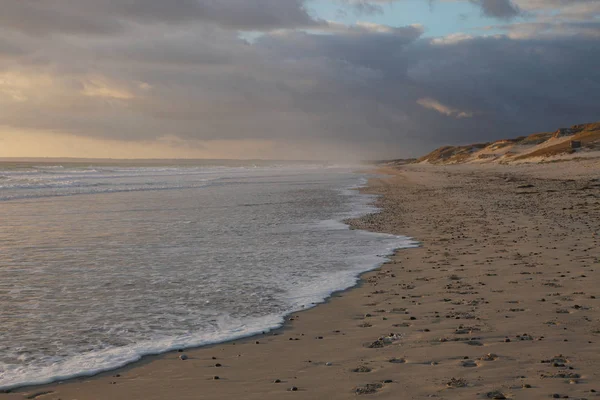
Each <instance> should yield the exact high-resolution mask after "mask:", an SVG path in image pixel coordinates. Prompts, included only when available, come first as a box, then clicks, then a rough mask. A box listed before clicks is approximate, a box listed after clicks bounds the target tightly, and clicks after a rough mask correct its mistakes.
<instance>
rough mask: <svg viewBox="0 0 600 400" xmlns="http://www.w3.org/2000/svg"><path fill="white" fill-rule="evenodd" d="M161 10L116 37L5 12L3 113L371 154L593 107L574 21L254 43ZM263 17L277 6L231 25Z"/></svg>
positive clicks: (510, 133)
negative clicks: (18, 21)
mask: <svg viewBox="0 0 600 400" xmlns="http://www.w3.org/2000/svg"><path fill="white" fill-rule="evenodd" d="M540 1H542V0H540ZM27 3H28V4H34V5H38V6H39V4H42V2H27ZM78 3H81V4H88V6H90V7H92V6H93V7H99V8H97V10H98V11H101V10H104V11H103V13H104V14H103V15H105V16H107V15H108V16H110V15H112V14H111V13H116V11H111V12H108V11H107V9H106V8H102V7H101V4H100V3H101V2H97V3H94V4H95V5H92V2H89V3H85V1H84V2H78ZM123 3H124V4H130V5H135V4H138V3H136V2H129V3H127V2H123ZM216 3H217V2H215V4H216ZM220 3H221V4H230V5H231V4H234V2H231V1H230V2H220ZM44 4H45V3H44ZM54 4H55V5H57V8H56V9H54V10H53V11H52V12H54V13H57V14H56V15H58V14H60V15H63V14H65V13H67V11H65V10H61V9H60V7H58V5H60V4H63V5H64V4H67V3H66V0H57V1H55V2H54ZM107 4H108V3H107ZM147 4H150V3H147ZM182 4H185V3H182ZM189 4H191V3H189ZM194 4H196V3H195V2H194ZM197 4H199V3H197ZM206 4H209V3H208V2H206ZM254 4H258V3H257V2H254ZM287 4H288V6H289V5H290V4H292V5H293V4H295V5H296V6H300V5H301V4H299V3H296V2H287ZM71 5H72V6H73V9H72V10H71V12H73V13H75V14H79V13H80V14H81V15H84V16H85V15H87V14H86V13H85V12H83V11H82V10H83V9H82V8H79V9H78V8H77V6H76V4H75V3H72V4H71ZM296 6H294V7H292V8H293V9H296V10H302V9H301V8H298V7H296ZM519 6H522V4H519ZM81 7H83V6H81ZM119 7H121V6H119ZM157 7H158V6H157ZM160 7H162V6H160ZM181 7H183V6H181ZM260 9H261V10H262V8H260ZM158 10H159V9H156V10H155V11H154V13H152V15H153V16H149V15H140V16H136V17H135V21H136V22H135V23H133V22H131V21H133V20H134V17H128V18H129V19H124V17H123V15H129V14H127V13H126V12H125V11H123V13H121V12H119V13H118V14H119V17H118V18H117V17H115V18H114V21H120V22H118V23H117V22H115V24H117V25H118V24H122V23H123V22H122V21H124V20H127V21H128V22H127V24H128V25H127V29H126V30H121V31H114V32H111V34H110V35H93V36H90V35H58V36H49V37H46V36H35V35H31V33H32V32H33V31H32V30H31V29H24V28H23V26H20V27H13V26H9V25H5V24H0V60H2V61H3V62H2V63H1V64H0V121H1V122H0V125H3V126H9V127H11V128H14V129H34V130H40V131H56V132H67V133H71V134H75V135H78V136H82V137H84V136H85V137H96V138H109V139H122V140H133V141H142V140H153V139H157V138H163V137H165V136H169V137H176V138H178V140H179V139H181V140H184V141H185V140H189V139H198V140H207V139H234V140H235V139H242V140H253V139H266V140H274V141H275V142H276V143H278V146H279V147H277V148H278V149H279V150H278V151H280V152H281V149H282V148H283V147H281V146H283V145H282V143H288V144H289V143H293V142H294V141H302V142H303V143H307V142H310V143H315V144H317V145H318V144H320V143H328V144H330V145H335V146H337V148H346V147H357V146H358V147H361V149H362V151H363V152H364V156H365V157H369V158H373V157H395V156H407V155H418V154H420V153H422V152H424V151H427V150H430V149H431V148H432V147H436V146H439V145H442V144H456V143H464V142H476V141H477V142H479V141H485V140H492V139H497V138H502V137H514V136H518V135H522V134H528V133H531V132H535V131H540V130H553V129H556V128H557V127H559V126H567V125H570V124H574V123H580V122H586V121H593V120H597V119H598V104H600V69H598V68H597V65H598V64H599V63H600V40H599V39H598V37H596V36H594V35H591V34H586V33H585V31H583V30H582V29H580V28H574V27H571V28H570V29H571V32H570V33H569V34H568V35H563V34H560V32H558V31H557V29H558V28H557V25H556V24H551V23H547V24H549V25H548V26H546V28H545V34H544V35H539V34H536V33H529V34H526V35H521V36H519V39H515V38H514V37H512V36H510V37H509V36H490V37H479V38H472V37H469V36H465V35H454V36H449V37H445V38H435V39H434V38H424V37H423V36H422V33H423V28H422V27H420V26H408V27H403V28H392V27H387V26H381V25H375V24H359V25H357V26H354V27H347V26H344V25H336V24H333V23H328V24H327V25H324V24H322V25H321V26H322V27H326V32H323V31H322V32H313V31H309V32H306V31H295V30H293V29H290V30H282V31H271V32H270V33H267V34H265V35H263V36H262V37H259V38H256V39H255V40H252V41H247V40H245V39H244V38H241V37H239V35H238V32H236V31H235V30H232V29H229V25H228V26H225V27H224V26H223V25H222V24H221V26H219V25H218V24H215V23H212V22H211V23H207V24H205V23H195V24H175V23H174V22H171V21H176V20H177V18H181V19H182V20H181V21H187V19H186V18H187V17H185V16H183V15H179V14H177V13H176V12H175V11H173V10H171V11H169V13H167V12H166V11H165V13H166V14H165V16H164V18H159V17H158V16H159V15H161V13H160V12H159V11H158ZM149 12H150V11H148V13H149ZM256 12H259V11H256ZM269 12H270V11H269ZM190 13H191V11H190ZM284 14H285V13H284ZM154 15H156V17H154ZM251 15H252V14H251ZM288 17H289V16H287V17H285V18H288ZM227 18H229V20H230V21H232V20H234V19H235V18H234V17H233V16H230V17H227ZM253 18H254V17H253ZM282 18H284V17H282ZM155 20H161V21H165V22H166V23H168V24H170V25H165V24H157V23H155V22H152V23H151V22H150V21H155ZM224 20H225V18H224V17H223V18H221V19H219V21H221V22H223V21H224ZM258 20H263V21H266V20H268V18H267V17H260V18H259V17H256V18H254V19H253V22H252V23H250V22H246V23H242V22H238V23H237V24H238V25H248V26H250V25H254V26H256V25H257V22H256V21H258ZM281 20H282V19H280V21H281ZM301 20H302V19H300V20H298V18H293V21H295V22H294V23H292V24H291V26H295V24H296V23H299V21H301ZM528 23H529V22H528ZM536 23H537V22H536ZM580 23H585V24H587V26H586V29H587V30H588V31H589V30H590V29H592V30H593V29H595V28H594V25H593V24H592V22H591V21H580ZM109 25H110V23H108V25H106V26H109ZM512 26H513V27H516V26H519V25H518V24H516V25H512ZM50 27H51V26H46V29H49V28H50ZM52 29H54V28H52ZM515 29H516V28H515ZM519 29H520V30H519V32H521V31H523V30H524V28H523V27H521V28H519ZM24 32H26V33H24ZM98 32H101V30H100V31H98Z"/></svg>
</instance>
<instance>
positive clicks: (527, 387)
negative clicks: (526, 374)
mask: <svg viewBox="0 0 600 400" xmlns="http://www.w3.org/2000/svg"><path fill="white" fill-rule="evenodd" d="M523 387H524V388H525V389H531V385H530V384H529V383H526V384H524V385H523Z"/></svg>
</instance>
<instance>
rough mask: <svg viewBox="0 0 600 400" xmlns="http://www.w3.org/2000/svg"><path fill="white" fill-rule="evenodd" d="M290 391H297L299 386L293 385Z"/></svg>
mask: <svg viewBox="0 0 600 400" xmlns="http://www.w3.org/2000/svg"><path fill="white" fill-rule="evenodd" d="M288 390H289V391H290V392H297V391H298V388H297V387H296V386H292V387H291V388H289V389H288Z"/></svg>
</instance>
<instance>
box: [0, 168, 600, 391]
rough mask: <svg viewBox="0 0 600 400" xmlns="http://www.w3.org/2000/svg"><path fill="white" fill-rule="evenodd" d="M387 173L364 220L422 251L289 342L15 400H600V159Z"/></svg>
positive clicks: (223, 350) (303, 320)
mask: <svg viewBox="0 0 600 400" xmlns="http://www.w3.org/2000/svg"><path fill="white" fill-rule="evenodd" d="M386 172H387V173H388V174H390V175H387V176H383V177H381V178H376V179H372V180H371V182H370V187H369V189H368V191H370V192H372V193H378V194H382V195H383V197H382V198H381V199H380V205H381V206H382V207H383V212H382V213H380V214H377V215H374V216H369V217H365V218H362V219H361V220H358V221H354V225H355V226H356V227H360V228H365V229H371V230H376V231H383V232H391V233H397V234H403V235H410V236H412V237H414V238H415V239H417V240H419V241H421V242H422V247H420V248H418V249H406V250H401V251H399V252H398V253H397V255H396V256H394V257H393V259H392V261H391V262H390V263H387V264H385V265H384V266H383V267H382V268H380V269H379V270H377V271H374V272H371V273H367V274H365V275H364V276H363V282H362V284H361V285H360V286H359V287H357V288H355V289H353V290H350V291H346V292H343V293H340V294H337V295H335V296H334V297H333V298H332V299H331V301H329V302H328V303H326V304H323V305H320V306H318V307H316V308H314V309H311V310H308V311H305V312H302V313H298V314H297V315H294V316H292V317H291V318H290V321H289V323H288V324H287V326H286V327H285V328H283V329H281V330H279V331H277V332H275V333H276V334H274V333H269V334H266V335H262V336H257V337H253V338H250V339H246V340H241V341H236V342H232V343H226V344H220V345H215V346H211V347H206V348H200V349H195V350H187V351H185V353H184V354H185V355H186V356H187V357H189V358H188V359H187V360H185V361H183V360H180V359H179V357H180V356H181V355H182V353H170V354H166V355H163V356H159V357H151V358H147V359H145V360H144V361H142V362H140V363H137V364H135V365H133V366H131V367H128V368H124V369H121V370H119V371H116V372H111V373H106V374H102V375H100V376H97V377H94V378H85V379H76V380H70V381H67V382H64V383H61V384H53V385H46V386H41V387H35V388H25V389H22V390H20V391H16V392H15V393H10V394H0V399H2V400H5V399H23V398H30V399H31V398H36V399H41V400H47V399H48V400H49V399H62V400H72V399H78V400H85V399H111V400H112V399H114V400H117V399H327V400H333V399H351V398H356V397H357V396H358V397H359V398H367V399H371V398H372V399H424V398H435V399H468V398H470V399H477V398H484V399H485V398H495V399H502V398H510V399H548V398H553V397H557V396H558V397H561V398H562V397H565V396H568V397H569V398H571V399H573V398H576V399H584V398H587V399H593V398H600V395H599V393H598V392H595V390H598V391H599V392H600V313H599V311H600V285H599V284H600V281H599V279H598V269H600V246H599V241H600V237H599V234H600V180H598V178H600V163H599V162H598V160H595V161H594V160H591V161H582V162H568V163H557V164H546V165H530V166H513V167H508V166H497V165H496V166H487V167H483V166H473V165H464V166H454V167H434V166H419V165H411V166H404V167H400V169H399V170H391V169H388V170H387V171H386ZM215 376H218V377H219V379H215ZM276 380H279V381H280V382H277V381H276ZM292 387H294V388H297V390H296V391H291V390H290V389H291V388H292ZM363 392H366V393H368V392H372V393H370V394H359V393H363Z"/></svg>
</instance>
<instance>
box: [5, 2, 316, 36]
mask: <svg viewBox="0 0 600 400" xmlns="http://www.w3.org/2000/svg"><path fill="white" fill-rule="evenodd" d="M190 22H202V23H210V24H216V25H219V26H222V27H228V28H231V29H242V30H269V29H277V28H290V27H301V26H302V27H309V26H316V25H319V24H320V23H319V22H317V21H315V20H314V19H313V18H312V17H311V16H310V15H309V14H308V12H307V11H306V9H305V8H304V2H303V0H218V1H214V0H178V1H164V0H123V1H112V0H53V1H32V0H3V2H2V6H1V12H0V26H2V27H4V28H11V29H14V30H18V31H21V32H25V33H30V34H51V33H71V34H72V33H76V34H85V35H90V34H115V33H118V32H120V31H122V30H124V29H127V28H128V27H129V26H130V25H131V24H132V23H137V24H145V23H164V24H181V23H190Z"/></svg>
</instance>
